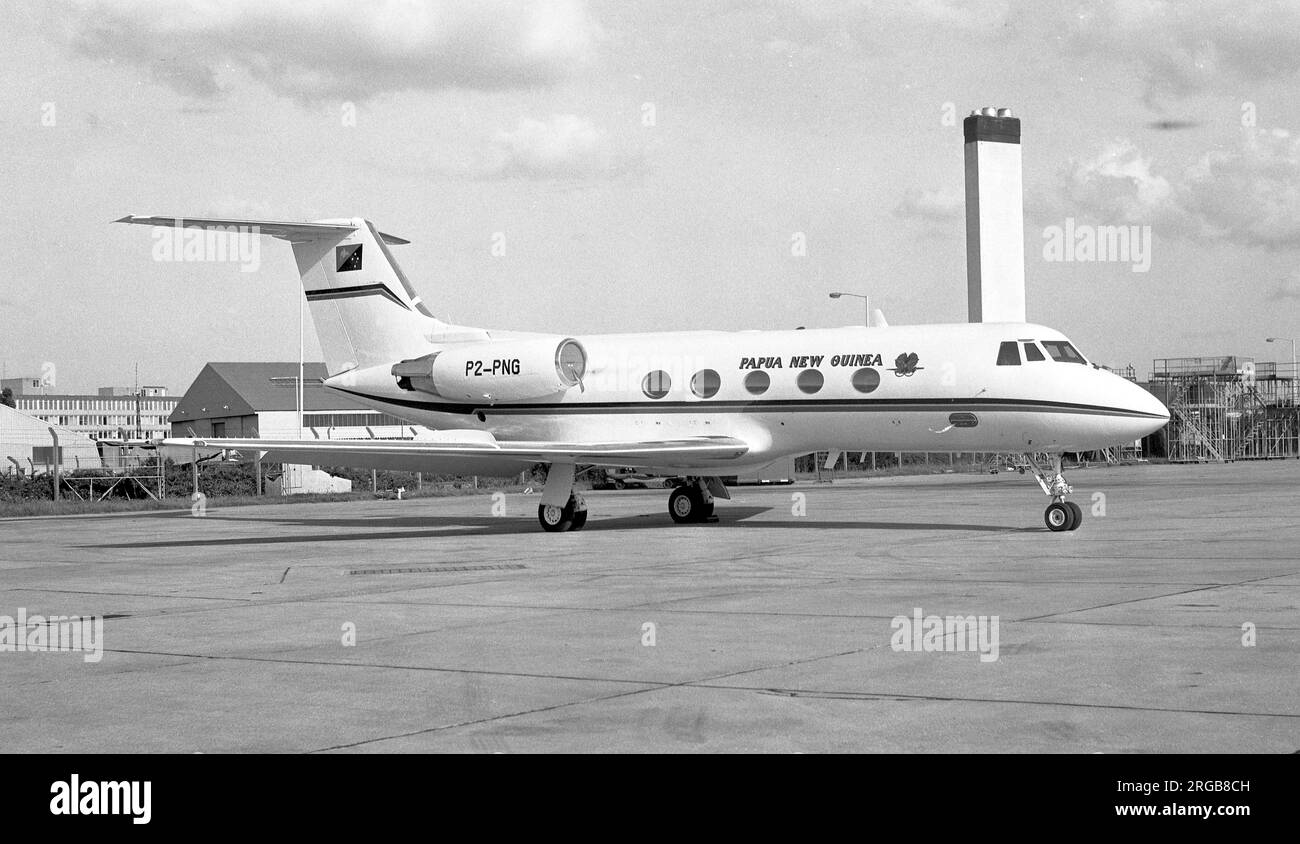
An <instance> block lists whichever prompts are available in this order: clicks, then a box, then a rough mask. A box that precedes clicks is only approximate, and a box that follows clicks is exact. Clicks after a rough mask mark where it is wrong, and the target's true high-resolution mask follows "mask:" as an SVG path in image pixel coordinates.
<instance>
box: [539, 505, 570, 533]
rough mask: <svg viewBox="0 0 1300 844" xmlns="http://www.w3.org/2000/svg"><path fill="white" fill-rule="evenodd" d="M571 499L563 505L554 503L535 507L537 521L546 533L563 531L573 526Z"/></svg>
mask: <svg viewBox="0 0 1300 844" xmlns="http://www.w3.org/2000/svg"><path fill="white" fill-rule="evenodd" d="M574 515H575V514H574V512H573V501H572V500H570V501H569V503H568V504H567V505H565V506H563V507H556V506H555V505H554V504H541V505H538V507H537V521H539V522H541V524H542V530H544V531H546V532H547V533H563V532H564V531H566V530H569V529H570V528H572V527H573V517H574Z"/></svg>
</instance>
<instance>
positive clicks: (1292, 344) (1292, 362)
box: [1264, 337, 1300, 401]
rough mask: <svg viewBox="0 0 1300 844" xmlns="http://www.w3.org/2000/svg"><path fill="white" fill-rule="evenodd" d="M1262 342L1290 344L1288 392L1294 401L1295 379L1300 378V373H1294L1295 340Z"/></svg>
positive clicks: (1277, 338) (1277, 339) (1265, 339)
mask: <svg viewBox="0 0 1300 844" xmlns="http://www.w3.org/2000/svg"><path fill="white" fill-rule="evenodd" d="M1264 342H1265V343H1290V344H1291V389H1290V390H1288V392H1289V393H1291V396H1292V401H1294V399H1295V394H1296V379H1297V376H1300V373H1298V372H1296V358H1295V340H1293V339H1291V338H1290V337H1265V338H1264Z"/></svg>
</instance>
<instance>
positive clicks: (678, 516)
mask: <svg viewBox="0 0 1300 844" xmlns="http://www.w3.org/2000/svg"><path fill="white" fill-rule="evenodd" d="M712 509H713V508H712V507H708V506H706V505H705V504H704V495H703V493H701V492H700V490H699V488H698V487H696V486H695V485H694V484H688V485H686V486H679V487H677V488H676V489H674V490H673V494H672V495H670V496H668V515H670V516H672V517H673V521H674V522H677V524H679V525H682V524H689V523H692V522H702V521H704V520H705V519H706V518H708V516H707V515H706V511H710V510H712Z"/></svg>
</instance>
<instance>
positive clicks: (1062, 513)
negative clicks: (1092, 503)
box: [1043, 501, 1083, 531]
mask: <svg viewBox="0 0 1300 844" xmlns="http://www.w3.org/2000/svg"><path fill="white" fill-rule="evenodd" d="M1043 521H1044V522H1045V523H1046V524H1047V529H1048V530H1050V531H1062V530H1075V529H1076V528H1078V527H1079V524H1080V523H1081V522H1082V521H1083V508H1081V507H1080V506H1079V505H1078V504H1075V503H1074V502H1073V501H1053V502H1052V503H1051V504H1048V505H1047V509H1046V510H1044V511H1043Z"/></svg>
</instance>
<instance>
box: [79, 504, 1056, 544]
mask: <svg viewBox="0 0 1300 844" xmlns="http://www.w3.org/2000/svg"><path fill="white" fill-rule="evenodd" d="M774 509H777V508H772V507H719V508H718V521H717V522H709V523H705V524H702V525H678V524H674V523H673V521H672V520H671V519H670V518H669V516H668V514H666V513H643V514H638V515H633V516H618V517H615V518H604V519H603V518H599V517H596V518H593V519H592V520H591V521H589V522H587V526H586V527H585V528H584V529H583V531H582V532H583V533H604V532H606V531H620V530H678V531H680V530H732V529H737V528H739V529H751V528H769V529H770V528H781V529H786V530H865V531H876V530H892V531H908V530H911V531H928V530H929V531H974V532H981V533H1020V532H1034V531H1038V530H1044V529H1043V528H1026V527H1023V526H1007V525H973V524H951V523H942V522H924V521H916V522H880V521H868V520H863V521H847V520H837V521H818V520H815V519H805V518H786V519H781V520H780V521H772V520H766V519H763V520H759V519H756V518H754V517H756V516H760V515H763V514H765V513H770V512H772V511H773V510H774ZM203 519H204V521H205V522H208V523H210V522H242V523H246V524H249V525H260V526H262V527H263V528H264V529H265V528H270V527H272V526H283V527H305V528H320V529H329V530H330V531H331V532H329V533H295V534H283V535H280V534H274V533H267V534H266V535H262V536H237V537H202V538H198V537H196V538H192V539H187V538H176V539H164V540H152V541H142V542H115V543H102V544H92V545H82V546H79V547H82V548H201V547H231V546H239V545H283V544H297V543H310V542H366V541H380V540H394V539H442V538H455V537H466V536H495V535H514V534H541V533H542V529H541V528H540V527H539V526H538V524H537V519H536V517H526V516H524V515H522V514H520V515H512V516H439V515H421V516H379V517H375V518H360V517H346V518H337V517H321V518H310V517H308V518H302V517H292V518H276V517H274V516H261V515H259V516H242V515H240V516H236V515H228V516H227V515H222V514H221V513H219V512H212V511H209V512H208V514H207V515H206V516H204V517H203ZM419 528H424V530H419ZM340 529H343V530H346V531H347V532H344V533H339V532H338V531H339V530H340Z"/></svg>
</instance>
